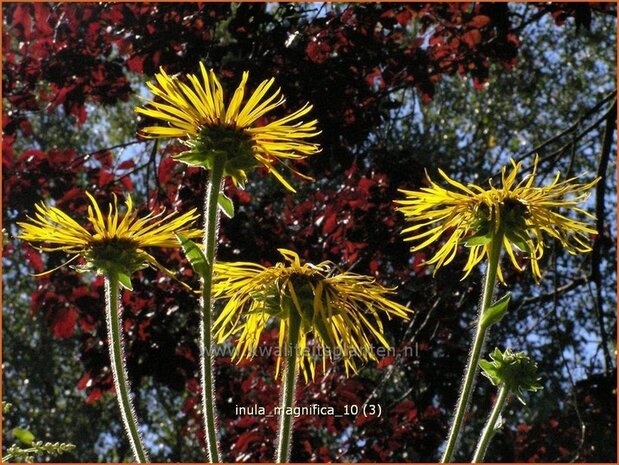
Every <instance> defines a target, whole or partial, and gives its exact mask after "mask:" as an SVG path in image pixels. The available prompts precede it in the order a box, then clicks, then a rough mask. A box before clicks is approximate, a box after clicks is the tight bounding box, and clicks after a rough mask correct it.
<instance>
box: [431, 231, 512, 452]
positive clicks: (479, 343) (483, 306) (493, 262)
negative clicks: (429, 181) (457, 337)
mask: <svg viewBox="0 0 619 465" xmlns="http://www.w3.org/2000/svg"><path fill="white" fill-rule="evenodd" d="M502 241H503V234H502V233H499V234H496V235H495V237H494V238H493V239H492V242H491V243H490V250H489V252H488V265H487V268H486V278H485V280H484V288H483V291H482V298H481V301H480V305H479V317H478V319H477V329H476V331H475V338H474V339H473V347H472V349H471V353H470V354H469V360H468V363H467V366H466V371H465V375H464V380H463V384H462V389H461V391H460V398H459V399H458V404H457V406H456V413H455V415H454V419H453V423H452V424H451V429H450V431H449V436H448V437H447V446H446V447H445V452H444V453H443V457H442V459H441V463H447V462H450V461H451V458H452V456H453V454H454V451H455V448H456V444H457V442H458V437H459V435H460V429H461V428H462V422H463V420H464V415H465V413H466V410H467V407H468V404H469V399H470V397H471V393H472V392H473V387H474V386H475V376H476V374H477V369H478V366H477V365H478V364H479V358H480V356H481V351H482V349H483V347H484V339H485V337H486V333H487V329H488V328H487V327H484V326H482V324H481V321H482V317H483V315H484V313H485V312H486V310H487V309H488V307H490V306H491V304H492V298H493V296H494V287H495V284H496V277H497V272H498V268H499V259H500V257H501V248H502Z"/></svg>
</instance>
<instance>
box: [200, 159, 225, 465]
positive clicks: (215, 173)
mask: <svg viewBox="0 0 619 465" xmlns="http://www.w3.org/2000/svg"><path fill="white" fill-rule="evenodd" d="M224 167H225V159H223V158H222V157H215V159H214V163H213V167H212V168H211V171H210V179H209V184H208V187H207V189H206V201H205V206H204V223H205V224H204V230H205V231H204V242H203V246H204V256H205V257H206V261H207V269H206V273H205V274H204V276H202V318H201V319H200V342H201V347H200V372H201V383H202V415H203V416H204V430H205V433H206V434H205V436H206V448H207V453H208V459H209V462H210V463H219V444H218V442H217V413H216V408H215V389H214V386H215V378H214V374H213V361H214V352H213V349H214V343H213V334H212V312H213V309H212V307H213V302H212V299H211V291H212V287H213V263H214V262H215V251H216V249H217V239H218V236H219V234H218V233H219V211H218V208H219V207H218V200H219V193H220V191H221V187H222V181H223V175H224Z"/></svg>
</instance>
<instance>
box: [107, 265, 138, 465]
mask: <svg viewBox="0 0 619 465" xmlns="http://www.w3.org/2000/svg"><path fill="white" fill-rule="evenodd" d="M119 300H120V295H119V279H118V273H117V272H115V271H110V272H108V273H107V275H106V276H105V320H106V324H107V330H108V337H109V350H110V361H111V364H112V375H113V379H114V388H115V389H116V395H117V399H118V407H119V409H120V416H121V419H122V422H123V425H124V427H125V432H126V433H127V437H128V439H129V443H130V444H131V451H132V452H133V456H134V457H135V460H136V462H138V463H147V462H148V455H147V454H146V452H145V450H144V445H143V444H142V438H141V436H140V432H139V430H138V422H137V419H136V417H135V409H134V408H133V403H132V401H131V395H130V392H129V389H130V388H129V377H128V375H127V369H126V367H125V354H124V350H123V340H122V334H121V332H120V328H121V325H120V315H119Z"/></svg>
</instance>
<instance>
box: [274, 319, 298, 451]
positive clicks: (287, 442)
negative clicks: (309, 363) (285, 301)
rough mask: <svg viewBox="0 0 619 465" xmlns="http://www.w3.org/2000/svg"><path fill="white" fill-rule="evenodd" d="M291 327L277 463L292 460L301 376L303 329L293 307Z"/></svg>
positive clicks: (287, 349) (287, 348)
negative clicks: (297, 397) (296, 397)
mask: <svg viewBox="0 0 619 465" xmlns="http://www.w3.org/2000/svg"><path fill="white" fill-rule="evenodd" d="M288 322H289V324H290V329H289V332H288V344H287V346H286V371H285V373H284V381H283V391H282V400H281V411H280V417H279V434H278V441H277V456H276V457H275V461H276V463H288V462H289V461H290V448H291V445H292V427H293V422H294V418H293V415H292V411H293V409H294V404H295V388H296V386H297V379H298V377H299V357H298V350H299V347H298V346H299V336H300V330H301V317H300V316H299V314H298V313H297V312H296V311H295V310H293V309H291V310H290V318H289V320H288Z"/></svg>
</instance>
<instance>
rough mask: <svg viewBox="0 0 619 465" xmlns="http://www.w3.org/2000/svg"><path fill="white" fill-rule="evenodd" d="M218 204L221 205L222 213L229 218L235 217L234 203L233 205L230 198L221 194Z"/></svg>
mask: <svg viewBox="0 0 619 465" xmlns="http://www.w3.org/2000/svg"><path fill="white" fill-rule="evenodd" d="M217 202H218V204H219V208H221V211H222V212H223V214H224V215H226V216H227V217H228V218H232V217H233V216H234V203H232V200H231V199H230V198H228V197H226V194H224V193H223V192H220V193H219V199H218V201H217Z"/></svg>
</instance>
